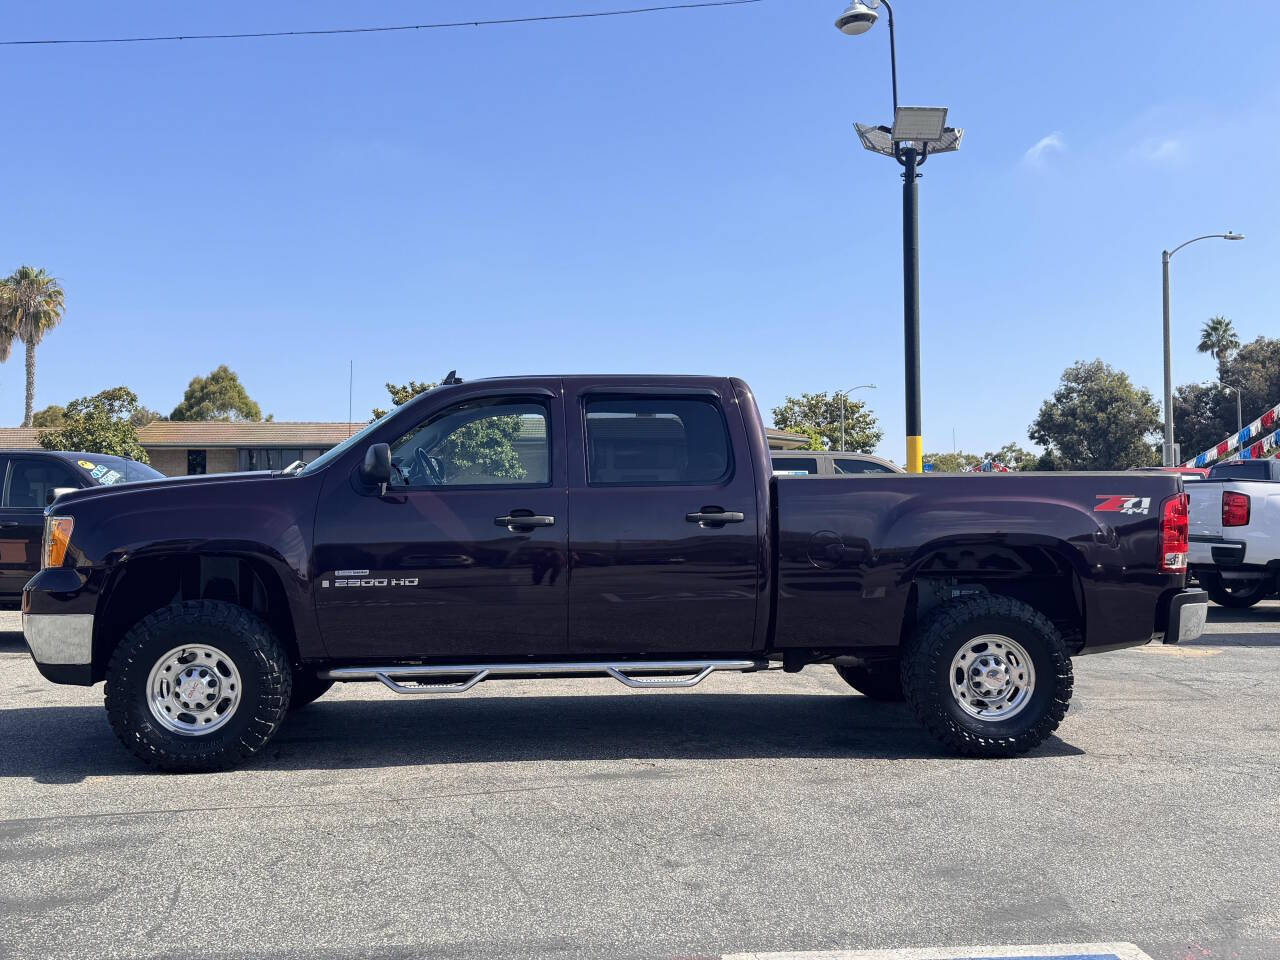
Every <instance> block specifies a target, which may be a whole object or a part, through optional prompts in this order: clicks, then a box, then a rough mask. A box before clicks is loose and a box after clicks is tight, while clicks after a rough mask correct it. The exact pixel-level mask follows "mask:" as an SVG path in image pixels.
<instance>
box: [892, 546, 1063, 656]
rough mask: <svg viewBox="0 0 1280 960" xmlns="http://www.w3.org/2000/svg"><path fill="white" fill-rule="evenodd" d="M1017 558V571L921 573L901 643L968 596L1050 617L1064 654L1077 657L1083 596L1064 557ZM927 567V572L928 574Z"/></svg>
mask: <svg viewBox="0 0 1280 960" xmlns="http://www.w3.org/2000/svg"><path fill="white" fill-rule="evenodd" d="M1010 556H1016V558H1017V561H1018V562H1017V563H1016V566H1017V568H1018V569H1017V570H1016V572H1014V571H1000V572H997V573H993V572H990V571H969V572H966V571H959V570H957V571H954V572H951V571H948V572H946V573H945V574H943V572H942V571H940V570H936V569H935V570H929V571H928V572H922V573H920V574H919V575H918V576H917V577H916V580H915V583H914V585H913V598H912V599H913V601H914V602H912V603H910V604H909V605H908V616H907V617H906V618H905V622H904V624H903V639H904V640H905V639H906V638H907V636H909V635H910V634H911V632H913V631H914V630H915V625H916V623H917V622H919V620H920V619H921V618H923V617H924V615H925V614H927V613H928V612H929V611H930V610H931V609H933V608H934V607H936V606H938V605H939V604H941V603H946V602H947V601H948V600H951V599H953V598H955V597H958V596H963V595H965V594H968V593H991V594H998V595H1000V596H1005V597H1009V598H1011V599H1013V600H1018V601H1020V602H1022V603H1025V604H1026V605H1027V606H1029V607H1032V608H1033V609H1035V610H1037V611H1039V612H1040V613H1042V614H1044V615H1045V616H1046V617H1048V618H1049V619H1050V620H1051V621H1052V622H1053V625H1054V626H1055V627H1057V628H1058V632H1059V633H1061V634H1062V637H1063V639H1064V640H1065V641H1066V644H1067V650H1068V651H1069V652H1071V653H1075V652H1076V651H1077V650H1078V649H1079V648H1080V647H1081V646H1082V645H1083V643H1084V628H1085V609H1084V590H1083V588H1082V586H1081V583H1080V577H1079V575H1078V574H1077V573H1076V570H1075V568H1074V567H1073V566H1072V565H1071V562H1070V560H1068V558H1067V557H1066V556H1064V555H1063V554H1061V553H1059V552H1057V551H1055V550H1051V549H1046V548H1044V547H1036V548H1034V549H1032V550H1029V551H1010ZM928 566H929V565H928V564H925V565H924V567H925V569H927V568H928Z"/></svg>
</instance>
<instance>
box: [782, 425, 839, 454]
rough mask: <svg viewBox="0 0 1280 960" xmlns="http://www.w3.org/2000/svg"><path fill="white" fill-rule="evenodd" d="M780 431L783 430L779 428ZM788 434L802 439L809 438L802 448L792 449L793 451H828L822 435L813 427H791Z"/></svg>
mask: <svg viewBox="0 0 1280 960" xmlns="http://www.w3.org/2000/svg"><path fill="white" fill-rule="evenodd" d="M778 429H779V430H781V429H782V428H781V427H779V428H778ZM787 432H788V433H795V434H798V435H800V436H802V437H806V438H807V439H806V440H805V442H804V443H802V444H801V445H800V446H798V447H792V448H791V449H793V450H825V449H827V448H826V445H825V444H824V443H823V442H822V434H820V433H818V431H817V430H815V429H813V427H805V426H800V427H790V428H788V430H787Z"/></svg>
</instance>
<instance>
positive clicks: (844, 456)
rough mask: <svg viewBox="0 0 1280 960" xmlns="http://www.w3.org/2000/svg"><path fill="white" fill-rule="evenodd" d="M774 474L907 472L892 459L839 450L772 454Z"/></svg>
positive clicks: (822, 474)
mask: <svg viewBox="0 0 1280 960" xmlns="http://www.w3.org/2000/svg"><path fill="white" fill-rule="evenodd" d="M769 458H770V459H771V460H772V461H773V472H774V473H780V474H795V475H799V474H809V475H811V476H819V477H832V476H843V475H846V474H854V473H905V472H906V471H905V470H903V469H902V468H901V467H900V466H898V465H897V464H896V463H894V462H893V461H891V460H885V459H883V458H881V457H873V456H872V455H871V454H869V453H847V452H844V451H839V450H774V451H772V452H771V453H770V454H769Z"/></svg>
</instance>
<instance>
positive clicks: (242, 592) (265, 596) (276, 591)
mask: <svg viewBox="0 0 1280 960" xmlns="http://www.w3.org/2000/svg"><path fill="white" fill-rule="evenodd" d="M183 600H225V601H227V602H228V603H234V604H236V605H237V606H241V607H244V608H245V609H246V610H249V611H252V612H253V613H255V614H257V615H258V616H260V617H261V618H262V619H263V620H265V621H266V622H267V624H268V625H269V626H270V627H271V629H272V630H273V631H274V632H275V635H276V637H277V638H278V639H279V640H280V643H281V644H282V645H283V646H284V648H285V650H286V651H287V652H288V654H289V658H290V660H291V661H292V662H293V663H294V664H297V663H298V662H299V658H298V645H297V638H296V635H295V633H294V627H293V616H292V614H291V613H290V611H289V603H288V600H287V599H286V597H285V593H284V586H283V584H282V583H281V581H280V578H279V577H278V576H277V575H276V573H275V571H273V570H272V569H271V568H270V567H269V566H267V564H265V563H263V562H262V561H260V560H255V559H253V558H250V557H240V556H231V555H204V554H179V555H169V556H154V557H141V558H138V559H135V560H130V561H128V562H127V563H125V564H122V565H121V567H120V568H119V570H118V571H117V572H116V573H115V575H114V576H113V577H112V578H111V580H110V581H109V582H108V584H107V587H106V589H105V590H104V596H103V599H102V600H101V601H99V606H98V612H97V616H96V617H95V619H94V626H93V665H94V667H93V669H94V678H93V679H94V682H95V683H96V682H97V681H99V680H102V679H103V678H104V676H105V673H106V664H107V661H108V660H109V659H110V657H111V651H112V650H113V649H114V648H115V646H116V644H117V643H119V641H120V638H121V637H123V636H124V635H125V633H127V632H128V630H129V628H130V627H132V626H133V625H134V624H135V623H137V622H138V621H139V620H141V619H142V618H143V617H145V616H147V615H148V614H150V613H154V612H155V611H156V610H159V609H160V608H161V607H166V606H168V605H169V604H172V603H180V602H182V601H183Z"/></svg>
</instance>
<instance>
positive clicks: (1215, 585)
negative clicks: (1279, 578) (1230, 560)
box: [1199, 573, 1276, 610]
mask: <svg viewBox="0 0 1280 960" xmlns="http://www.w3.org/2000/svg"><path fill="white" fill-rule="evenodd" d="M1199 580H1200V586H1202V587H1204V590H1205V593H1207V594H1209V599H1210V600H1212V601H1213V602H1214V603H1216V604H1217V605H1218V606H1220V607H1230V608H1231V609H1233V610H1244V609H1246V608H1248V607H1252V606H1253V605H1254V604H1255V603H1259V602H1261V601H1263V600H1265V599H1267V597H1269V596H1271V594H1272V593H1273V592H1274V591H1275V588H1276V585H1275V581H1274V580H1268V579H1265V578H1264V579H1261V580H1257V581H1254V589H1252V590H1241V591H1239V592H1236V593H1233V592H1232V591H1230V590H1228V589H1227V584H1226V581H1224V580H1223V579H1222V577H1221V576H1219V575H1218V574H1217V573H1212V574H1201V575H1200V577H1199Z"/></svg>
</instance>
